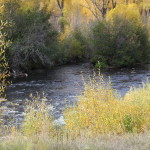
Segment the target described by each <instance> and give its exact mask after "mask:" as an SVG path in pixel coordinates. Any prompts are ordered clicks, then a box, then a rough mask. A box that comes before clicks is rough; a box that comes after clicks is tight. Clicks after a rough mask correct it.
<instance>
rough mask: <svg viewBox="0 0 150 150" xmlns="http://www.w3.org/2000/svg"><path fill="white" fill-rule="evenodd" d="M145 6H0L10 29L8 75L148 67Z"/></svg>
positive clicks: (82, 0)
mask: <svg viewBox="0 0 150 150" xmlns="http://www.w3.org/2000/svg"><path fill="white" fill-rule="evenodd" d="M148 1H149V0H144V1H142V0H141V1H140V0H139V1H132V0H129V1H126V2H125V1H123V0H119V1H112V2H111V1H109V0H104V1H103V2H101V1H100V0H98V1H96V2H95V3H94V1H93V0H79V1H78V2H77V1H74V0H70V1H68V0H58V1H57V0H50V1H49V0H39V1H38V0H31V1H29V0H26V1H25V0H11V1H10V0H0V4H1V7H0V9H1V10H0V13H1V14H0V19H1V20H3V21H6V20H7V21H8V22H9V23H11V24H12V25H11V26H10V27H9V28H7V29H6V30H7V34H8V39H9V40H11V41H12V45H11V46H10V47H9V48H7V49H6V56H7V61H8V63H9V66H10V70H11V72H13V71H15V72H29V71H31V70H34V69H39V68H50V67H52V66H56V65H61V64H66V63H70V62H72V63H76V62H81V61H85V60H86V61H88V62H91V63H93V64H94V65H96V67H98V68H99V67H101V68H102V67H109V66H113V67H130V66H134V65H137V64H145V63H149V60H150V44H149V43H150V42H149V28H150V27H149V17H148V16H149V9H150V6H149V3H148ZM61 5H62V6H61ZM97 6H99V7H100V8H101V9H98V7H97Z"/></svg>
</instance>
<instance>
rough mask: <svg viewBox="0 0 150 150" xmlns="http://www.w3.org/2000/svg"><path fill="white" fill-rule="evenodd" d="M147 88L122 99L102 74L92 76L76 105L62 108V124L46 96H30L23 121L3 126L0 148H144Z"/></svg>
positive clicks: (149, 125) (148, 122) (149, 112)
mask: <svg viewBox="0 0 150 150" xmlns="http://www.w3.org/2000/svg"><path fill="white" fill-rule="evenodd" d="M149 91H150V84H148V83H147V84H146V85H143V87H141V88H131V90H130V91H129V92H128V93H127V94H126V95H125V96H124V98H121V97H120V96H119V95H117V93H116V91H114V90H113V89H112V88H111V84H110V83H106V82H105V81H104V80H103V77H102V76H99V78H96V77H94V78H93V79H91V78H90V79H89V81H88V82H87V83H85V88H84V91H83V93H81V95H80V96H79V97H78V102H77V103H76V104H75V106H74V107H69V108H66V110H65V111H64V112H63V114H64V120H65V123H66V124H65V126H57V125H55V124H54V118H53V117H52V116H51V115H50V113H51V111H52V108H48V107H47V105H46V98H45V97H40V96H39V95H37V96H32V95H31V98H32V101H29V102H27V105H26V109H25V112H26V115H25V118H24V121H23V123H22V126H21V127H20V128H19V129H18V128H16V127H14V126H10V128H8V129H7V130H6V133H5V134H6V135H7V136H3V137H1V138H0V149H3V150H17V149H23V150H27V149H28V150H33V149H37V150H43V149H44V150H49V149H60V150H61V149H81V150H82V149H91V150H95V149H120V150H123V149H124V150H125V149H132V148H133V149H134V148H135V149H138V150H142V149H147V150H148V149H149V130H150V117H149V116H150V101H149V100H150V92H149ZM126 142H127V143H128V144H127V143H126ZM118 143H119V145H118Z"/></svg>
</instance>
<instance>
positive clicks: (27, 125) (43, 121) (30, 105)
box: [21, 94, 54, 136]
mask: <svg viewBox="0 0 150 150" xmlns="http://www.w3.org/2000/svg"><path fill="white" fill-rule="evenodd" d="M30 98H31V100H30V101H27V103H26V108H25V118H24V121H23V123H22V127H21V130H22V132H23V133H24V135H26V136H34V135H40V134H45V135H46V134H47V135H49V134H51V131H53V130H54V127H53V125H52V120H53V117H52V116H51V115H50V109H51V108H49V107H47V105H46V98H45V97H44V96H43V97H42V98H41V97H40V96H39V95H38V94H37V95H36V96H33V95H32V94H31V95H30Z"/></svg>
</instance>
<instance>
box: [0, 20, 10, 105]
mask: <svg viewBox="0 0 150 150" xmlns="http://www.w3.org/2000/svg"><path fill="white" fill-rule="evenodd" d="M8 26H9V24H8V23H7V22H3V21H2V20H1V21H0V102H1V98H2V97H3V96H4V91H5V88H6V86H7V84H8V82H7V80H6V79H7V77H9V72H8V63H7V60H6V55H5V49H6V48H7V47H8V46H9V43H10V41H6V39H5V37H6V36H7V34H6V33H5V28H7V27H8ZM3 98H4V97H3Z"/></svg>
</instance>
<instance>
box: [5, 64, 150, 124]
mask: <svg viewBox="0 0 150 150" xmlns="http://www.w3.org/2000/svg"><path fill="white" fill-rule="evenodd" d="M93 72H94V70H93V69H92V68H89V67H88V65H87V64H77V65H65V66H60V67H56V68H54V69H51V70H46V71H41V70H37V71H35V72H34V73H32V74H30V75H29V77H26V78H18V79H13V81H12V83H13V84H12V85H10V86H8V88H7V92H6V95H7V99H8V101H7V102H5V111H4V115H5V119H6V120H8V119H9V118H10V117H14V118H15V122H16V124H20V123H21V122H22V120H23V117H24V106H25V101H26V99H28V97H29V95H30V94H31V93H32V94H35V93H36V92H38V93H39V94H42V93H43V92H44V93H45V96H46V98H47V99H48V101H47V105H52V106H53V107H54V108H55V109H54V111H53V115H54V116H55V118H56V120H57V121H58V122H59V121H60V122H61V121H62V110H63V109H65V106H66V105H72V104H74V102H76V101H77V96H78V95H79V94H80V93H81V91H82V90H83V81H82V77H81V76H84V78H85V79H87V77H88V76H89V75H92V74H93ZM101 73H102V74H103V76H104V78H105V79H106V81H107V80H108V79H109V77H110V79H111V82H112V86H113V88H114V89H116V90H117V91H118V92H119V93H120V94H121V96H124V95H125V93H126V92H127V91H129V89H130V87H131V86H135V87H139V86H142V84H143V83H145V82H146V81H147V80H150V68H148V67H140V68H132V69H120V70H116V69H109V70H107V71H106V70H105V71H102V72H101ZM10 101H11V102H13V103H15V104H17V105H15V106H11V105H10V104H8V102H10Z"/></svg>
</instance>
